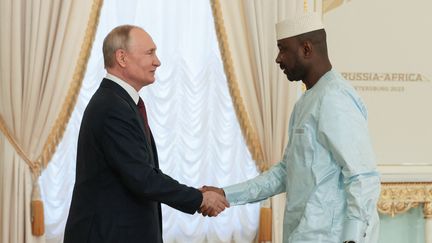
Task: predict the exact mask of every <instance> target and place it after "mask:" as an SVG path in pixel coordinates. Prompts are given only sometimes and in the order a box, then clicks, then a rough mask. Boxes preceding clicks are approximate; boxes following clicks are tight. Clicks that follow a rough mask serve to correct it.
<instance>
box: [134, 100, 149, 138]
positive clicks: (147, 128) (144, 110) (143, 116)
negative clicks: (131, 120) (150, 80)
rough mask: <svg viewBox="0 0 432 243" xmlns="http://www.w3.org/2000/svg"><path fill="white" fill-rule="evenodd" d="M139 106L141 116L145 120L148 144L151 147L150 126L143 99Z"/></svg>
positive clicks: (139, 101)
mask: <svg viewBox="0 0 432 243" xmlns="http://www.w3.org/2000/svg"><path fill="white" fill-rule="evenodd" d="M137 106H138V110H139V111H140V113H141V116H142V118H143V120H144V129H145V136H146V139H147V142H148V143H149V144H150V145H151V138H150V133H151V131H150V126H149V124H148V119H147V112H146V108H145V105H144V102H143V100H142V99H141V97H140V98H139V100H138V104H137Z"/></svg>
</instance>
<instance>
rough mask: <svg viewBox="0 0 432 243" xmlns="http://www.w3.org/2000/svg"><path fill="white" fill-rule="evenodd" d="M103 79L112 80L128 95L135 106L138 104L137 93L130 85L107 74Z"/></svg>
mask: <svg viewBox="0 0 432 243" xmlns="http://www.w3.org/2000/svg"><path fill="white" fill-rule="evenodd" d="M105 78H107V79H109V80H112V81H113V82H114V83H116V84H118V85H120V87H122V88H123V89H124V90H126V92H127V93H128V94H129V96H130V97H131V98H132V99H133V101H134V102H135V104H138V100H139V93H138V92H137V91H136V90H135V89H134V88H133V87H132V86H131V85H130V84H128V83H126V82H125V81H123V80H121V79H120V78H119V77H117V76H115V75H112V74H110V73H107V75H106V77H105Z"/></svg>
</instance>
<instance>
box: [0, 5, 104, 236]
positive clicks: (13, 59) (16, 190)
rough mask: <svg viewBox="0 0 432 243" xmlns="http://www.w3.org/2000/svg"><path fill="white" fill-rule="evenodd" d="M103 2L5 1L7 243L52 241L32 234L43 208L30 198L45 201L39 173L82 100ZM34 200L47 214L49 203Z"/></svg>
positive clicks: (0, 72) (1, 229)
mask: <svg viewBox="0 0 432 243" xmlns="http://www.w3.org/2000/svg"><path fill="white" fill-rule="evenodd" d="M101 5H102V0H94V1H85V0H80V1H29V0H18V1H17V0H9V1H6V0H5V1H1V2H0V16H1V17H0V18H1V19H0V20H1V23H0V32H1V33H2V38H0V52H1V53H2V55H1V57H0V81H1V82H0V87H1V89H0V94H1V95H0V130H1V134H0V141H1V142H0V146H1V148H0V151H1V153H0V167H1V170H0V178H1V179H0V184H1V191H0V200H1V203H2V204H1V206H0V215H1V217H0V240H1V241H2V242H44V240H45V238H44V237H43V236H42V237H35V236H32V233H31V229H32V228H31V222H32V220H35V217H34V216H36V215H37V214H36V211H35V210H34V211H33V212H31V211H30V205H31V204H30V201H31V198H32V197H33V199H34V200H36V201H39V200H40V195H38V193H37V192H38V191H39V188H38V187H39V186H38V183H37V179H38V177H39V175H40V172H41V170H42V169H43V168H44V167H46V165H47V163H48V161H49V159H50V158H51V156H52V155H53V153H54V150H55V147H56V145H57V144H58V142H59V140H60V139H61V137H62V134H63V132H64V129H65V126H66V123H67V121H68V119H69V117H70V114H71V111H72V110H73V107H74V105H75V100H76V95H77V92H78V90H79V87H80V85H81V80H82V77H83V75H84V71H85V66H86V63H87V60H88V57H89V51H90V49H91V45H92V41H93V37H94V32H95V29H96V25H97V19H98V13H99V10H100V6H101ZM33 186H35V188H33ZM32 191H33V193H32ZM34 205H36V206H39V211H37V212H39V213H41V214H40V215H41V216H43V211H40V210H43V208H42V207H41V206H42V204H34ZM35 208H38V207H35ZM35 208H33V209H35ZM42 219H43V218H42ZM33 226H34V225H33ZM39 226H40V227H41V228H39V231H38V232H36V231H33V233H35V234H36V235H39V234H40V233H43V226H44V225H43V221H41V225H39ZM33 229H36V228H33ZM41 230H42V231H41Z"/></svg>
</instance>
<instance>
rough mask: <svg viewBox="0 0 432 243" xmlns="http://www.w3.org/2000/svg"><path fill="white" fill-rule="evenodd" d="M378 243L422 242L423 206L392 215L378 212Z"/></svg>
mask: <svg viewBox="0 0 432 243" xmlns="http://www.w3.org/2000/svg"><path fill="white" fill-rule="evenodd" d="M380 222H381V224H380V236H379V241H378V242H379V243H424V242H425V239H424V234H425V232H424V230H425V228H424V227H425V219H424V217H423V207H417V208H412V209H410V210H409V211H408V212H406V213H403V214H399V215H396V216H394V217H391V216H387V215H383V214H380Z"/></svg>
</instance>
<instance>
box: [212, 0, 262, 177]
mask: <svg viewBox="0 0 432 243" xmlns="http://www.w3.org/2000/svg"><path fill="white" fill-rule="evenodd" d="M210 3H211V8H212V12H213V18H214V23H215V29H216V35H217V38H218V42H219V49H220V52H221V56H222V62H223V65H224V69H225V74H226V76H227V80H228V88H229V92H230V95H231V99H232V102H233V105H234V109H235V111H236V115H237V119H238V121H239V124H240V128H241V130H242V133H243V137H244V138H245V140H246V144H247V146H248V148H249V151H250V153H251V155H252V159H254V160H255V163H256V164H257V166H258V168H259V169H260V171H265V170H267V169H268V168H269V165H268V164H266V163H265V162H264V159H263V158H264V156H263V151H262V147H261V144H260V142H259V139H258V135H257V133H256V131H255V129H254V128H253V127H252V125H251V123H250V120H249V116H248V113H247V111H246V109H245V106H244V103H243V99H242V96H241V94H240V90H239V86H238V83H237V78H236V76H235V72H234V68H233V66H234V65H233V62H232V58H231V52H230V49H229V43H228V38H227V34H226V31H225V25H224V20H223V17H222V9H221V6H220V2H219V0H211V1H210Z"/></svg>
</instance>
